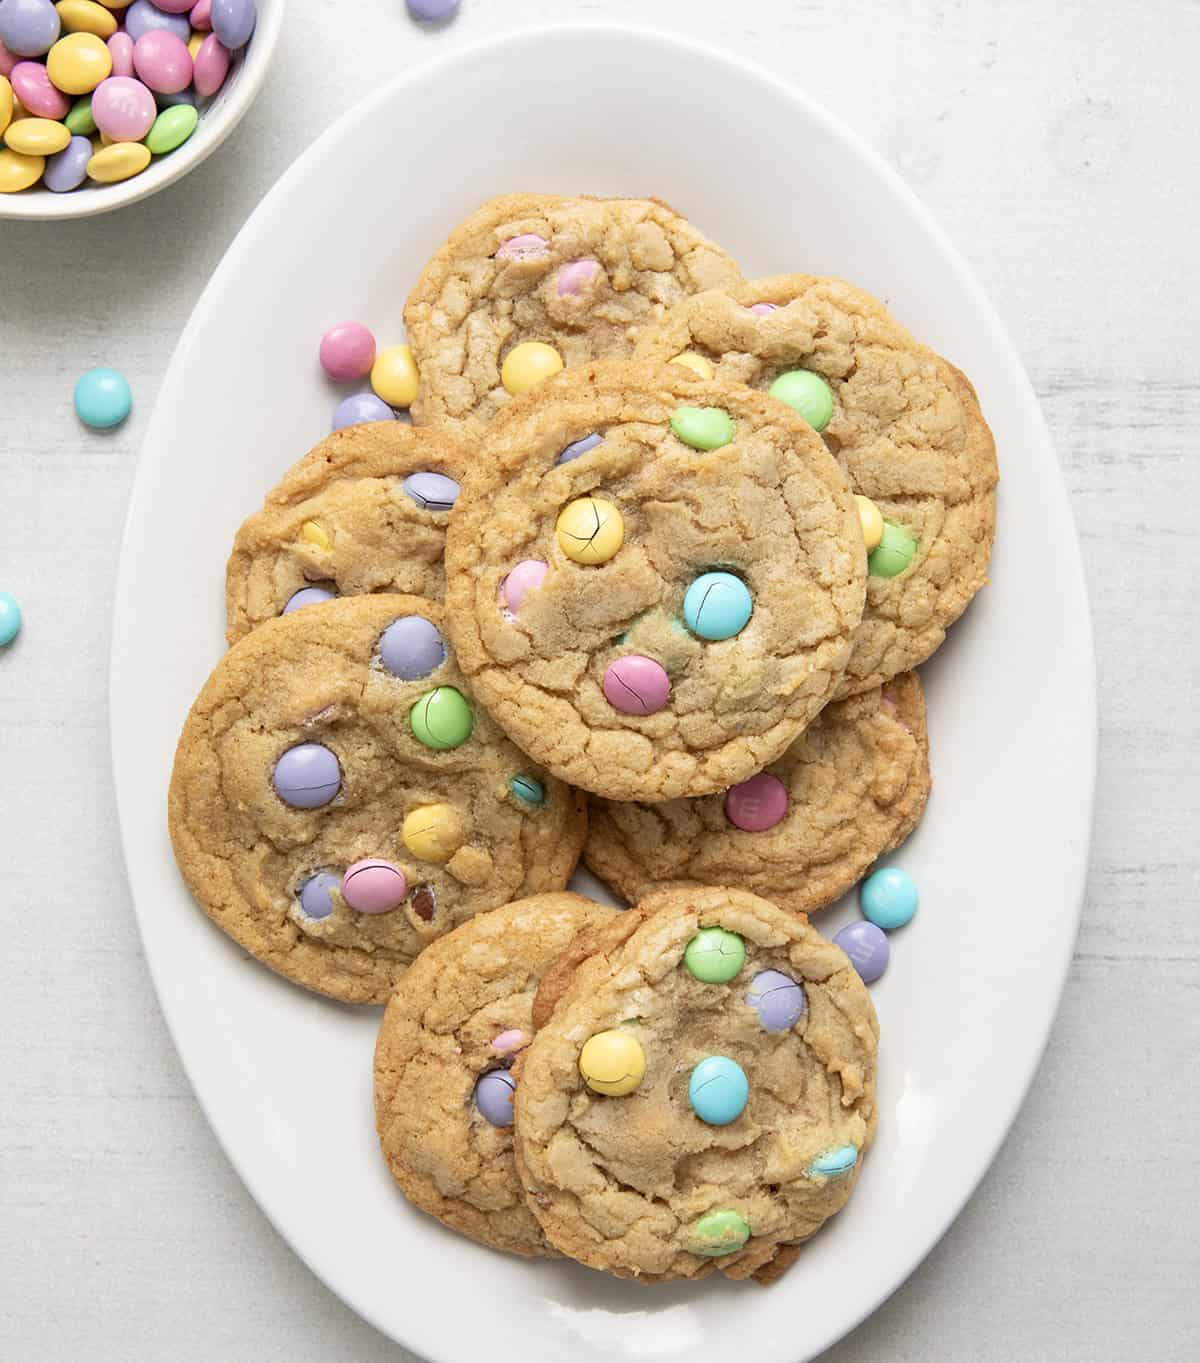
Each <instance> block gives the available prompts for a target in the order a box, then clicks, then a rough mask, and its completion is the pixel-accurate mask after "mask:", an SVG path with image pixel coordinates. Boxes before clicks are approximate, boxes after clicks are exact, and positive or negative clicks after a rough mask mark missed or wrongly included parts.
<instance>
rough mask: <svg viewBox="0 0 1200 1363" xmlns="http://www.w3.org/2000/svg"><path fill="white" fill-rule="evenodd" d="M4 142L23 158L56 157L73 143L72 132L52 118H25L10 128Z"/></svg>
mask: <svg viewBox="0 0 1200 1363" xmlns="http://www.w3.org/2000/svg"><path fill="white" fill-rule="evenodd" d="M4 141H5V142H6V143H7V145H8V146H10V147H11V148H12V149H13V151H17V152H20V153H21V155H22V156H54V155H55V154H56V153H57V152H60V151H62V149H63V148H64V147H65V146H67V145H68V143H69V142H70V141H71V132H70V129H69V128H68V127H67V125H66V124H65V123H59V122H58V121H57V120H55V119H52V118H23V119H21V120H20V122H18V123H14V124H13V125H12V126H11V127H10V128H9V130H8V132H7V133H5V135H4Z"/></svg>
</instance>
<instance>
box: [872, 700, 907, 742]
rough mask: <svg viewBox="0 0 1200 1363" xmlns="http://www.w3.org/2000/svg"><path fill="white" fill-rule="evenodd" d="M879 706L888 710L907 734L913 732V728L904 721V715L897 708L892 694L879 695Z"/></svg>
mask: <svg viewBox="0 0 1200 1363" xmlns="http://www.w3.org/2000/svg"><path fill="white" fill-rule="evenodd" d="M879 708H880V709H881V710H886V711H887V712H888V714H889V715H891V717H892V718H893V719H894V720H895V721H896V723H897V724H899V726H900V727H901V728H902V729H903V730H904V732H905V733H906V734H911V733H912V730H911V729H910V728H909V727H908V725H907V724H905V722H904V716H903V715H902V714H901V713H900V711H899V710H898V709H897V708H896V702H895V701H894V700H892V699H891V697H890V696H886V695H881V696H880V697H879Z"/></svg>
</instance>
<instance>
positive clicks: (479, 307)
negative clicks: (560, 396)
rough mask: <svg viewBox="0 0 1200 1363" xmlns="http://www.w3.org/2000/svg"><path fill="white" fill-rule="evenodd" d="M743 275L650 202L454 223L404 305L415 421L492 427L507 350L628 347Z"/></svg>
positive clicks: (547, 204)
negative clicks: (416, 375)
mask: <svg viewBox="0 0 1200 1363" xmlns="http://www.w3.org/2000/svg"><path fill="white" fill-rule="evenodd" d="M741 278H742V276H741V272H740V271H739V270H738V268H737V266H736V265H735V264H734V262H733V261H732V260H731V259H730V258H729V256H727V255H726V254H725V252H724V251H722V250H721V249H720V247H718V246H716V245H714V244H713V243H712V242H711V241H709V240H708V239H707V238H706V237H705V236H703V235H702V234H701V233H700V232H698V231H697V230H696V229H695V228H694V227H693V226H692V225H691V223H689V222H688V221H687V219H686V218H683V217H681V216H680V215H679V214H678V213H676V212H674V211H673V210H672V209H670V208H668V207H667V206H666V204H663V203H659V202H658V201H657V200H653V199H596V198H591V197H588V196H579V197H574V198H563V197H560V196H557V195H552V194H509V195H505V196H503V197H501V198H498V199H492V200H490V201H489V202H488V203H486V204H484V205H483V206H482V207H481V208H479V209H477V210H476V212H474V213H473V214H472V215H471V216H470V217H469V218H467V219H466V220H465V221H464V222H463V223H462V224H460V225H459V226H458V227H456V228H455V230H454V231H453V232H452V233H451V234H450V237H449V238H448V239H447V241H446V242H445V244H444V245H443V246H442V247H441V249H440V250H439V251H438V252H437V254H436V255H435V256H434V257H433V259H432V260H430V262H429V264H428V265H426V267H425V269H424V270H423V271H422V273H421V276H420V278H419V279H418V280H417V283H416V285H415V286H414V288H413V290H412V293H411V294H410V295H409V298H408V302H407V304H406V305H405V309H404V320H405V324H406V325H407V327H408V333H409V339H410V342H411V344H412V348H413V353H414V355H415V357H416V360H417V364H418V367H419V369H420V373H421V386H420V393H419V395H418V397H417V400H416V402H414V404H413V407H412V414H413V420H414V421H415V422H417V424H418V425H421V424H425V423H429V424H438V423H444V422H453V421H470V422H475V423H477V424H479V425H483V424H486V423H487V422H488V421H490V420H491V418H492V417H493V416H495V415H496V413H497V412H498V411H499V410H500V409H501V407H503V406H504V405H505V404H506V403H507V402H508V400H509V393H508V392H507V391H506V389H505V387H504V385H503V383H502V382H501V367H502V365H503V362H504V360H505V358H506V357H507V355H508V352H509V351H510V350H512V348H513V347H514V346H516V345H518V344H520V343H521V342H523V341H540V342H543V343H546V344H549V345H551V346H553V347H554V348H555V349H556V350H557V351H558V352H559V354H560V355H561V356H562V359H563V360H564V362H565V363H566V364H567V365H568V366H569V365H575V364H581V363H583V362H585V361H587V360H597V359H608V358H614V357H620V356H625V355H628V354H630V353H631V352H632V350H633V346H634V342H635V341H636V338H637V334H638V332H639V330H640V329H641V328H642V327H645V326H646V325H648V324H649V323H651V322H653V321H655V320H657V319H658V318H660V317H661V316H662V315H663V314H664V313H665V311H666V310H667V309H668V308H669V307H672V306H673V305H674V304H676V303H678V302H679V301H680V300H681V299H683V298H686V297H687V296H688V295H689V294H693V293H697V292H699V291H700V290H703V289H714V288H724V287H729V286H733V285H736V284H738V283H740V282H741Z"/></svg>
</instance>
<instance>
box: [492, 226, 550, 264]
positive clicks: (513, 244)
mask: <svg viewBox="0 0 1200 1363" xmlns="http://www.w3.org/2000/svg"><path fill="white" fill-rule="evenodd" d="M549 250H550V243H549V242H548V241H547V240H546V238H545V237H539V236H538V234H537V233H536V232H522V233H520V235H518V236H515V237H509V239H508V240H507V241H504V242H501V243H500V246H499V248H498V250H497V251H496V259H497V260H539V259H540V258H541V257H542V256H544V255H546V254H547V253H548V252H549Z"/></svg>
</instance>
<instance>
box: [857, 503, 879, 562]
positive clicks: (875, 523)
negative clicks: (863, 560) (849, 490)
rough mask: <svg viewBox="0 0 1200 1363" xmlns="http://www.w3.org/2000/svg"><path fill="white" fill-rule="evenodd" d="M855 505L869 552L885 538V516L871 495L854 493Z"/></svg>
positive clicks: (864, 541)
mask: <svg viewBox="0 0 1200 1363" xmlns="http://www.w3.org/2000/svg"><path fill="white" fill-rule="evenodd" d="M854 506H855V510H857V512H858V523H859V525H860V526H862V534H863V543H864V544H865V545H866V546H867V553H868V554H869V553H870V552H871V550H872V549H874V548H876V547H877V546H878V544H879V541H880V540H881V539H883V516H882V515H881V514H880V511H879V508H878V507H877V506H876V505H875V503H874V502H873V501H872V500H871V499H870V497H864V496H863V495H862V494H861V493H859V492H856V493H855V494H854Z"/></svg>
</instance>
